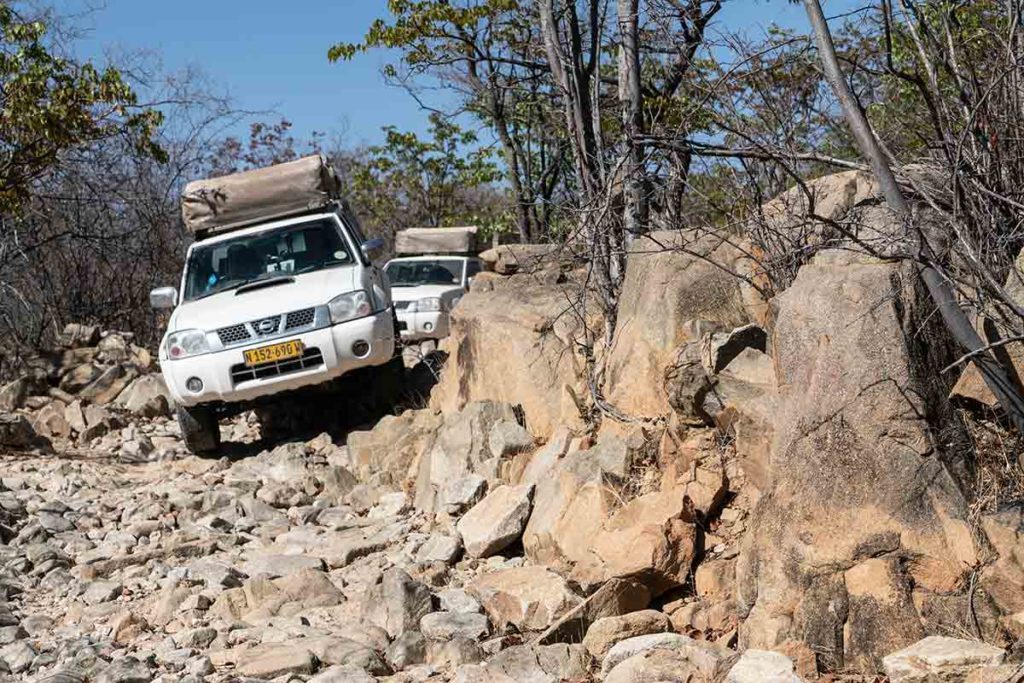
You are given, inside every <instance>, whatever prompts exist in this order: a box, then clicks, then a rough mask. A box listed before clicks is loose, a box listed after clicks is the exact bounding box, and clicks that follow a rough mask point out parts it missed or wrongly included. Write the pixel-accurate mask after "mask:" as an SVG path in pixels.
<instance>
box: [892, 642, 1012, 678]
mask: <svg viewBox="0 0 1024 683" xmlns="http://www.w3.org/2000/svg"><path fill="white" fill-rule="evenodd" d="M1005 657H1006V652H1005V651H1004V650H1000V649H999V648H998V647H993V646H991V645H986V644H985V643H979V642H977V641H973V640H961V639H959V638H947V637H945V636H928V637H927V638H924V639H922V640H919V641H917V642H916V643H914V644H913V645H911V646H910V647H906V648H904V649H902V650H899V651H897V652H893V653H892V654H890V655H887V656H886V657H883V658H882V668H883V669H884V670H885V673H886V675H888V676H889V680H890V681H892V683H919V682H920V683H924V682H925V681H932V680H959V679H958V678H957V677H958V676H966V675H967V674H968V673H970V672H971V671H973V670H975V669H981V668H985V667H997V666H999V665H1000V664H1002V663H1003V659H1004V658H1005Z"/></svg>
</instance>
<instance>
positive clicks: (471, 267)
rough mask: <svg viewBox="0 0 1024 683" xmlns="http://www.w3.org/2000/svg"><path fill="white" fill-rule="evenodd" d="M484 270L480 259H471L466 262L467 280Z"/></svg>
mask: <svg viewBox="0 0 1024 683" xmlns="http://www.w3.org/2000/svg"><path fill="white" fill-rule="evenodd" d="M481 270H483V269H482V268H481V266H480V261H478V260H477V259H470V260H469V261H467V262H466V282H467V283H468V282H469V278H471V277H473V276H474V275H476V274H477V273H479V272H480V271H481Z"/></svg>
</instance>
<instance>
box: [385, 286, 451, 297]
mask: <svg viewBox="0 0 1024 683" xmlns="http://www.w3.org/2000/svg"><path fill="white" fill-rule="evenodd" d="M461 294H463V289H462V287H460V286H458V285H416V286H415V287H400V286H399V287H396V286H395V285H392V286H391V300H392V301H419V300H420V299H427V298H430V297H437V298H439V299H445V300H448V299H451V298H452V297H453V296H459V295H461Z"/></svg>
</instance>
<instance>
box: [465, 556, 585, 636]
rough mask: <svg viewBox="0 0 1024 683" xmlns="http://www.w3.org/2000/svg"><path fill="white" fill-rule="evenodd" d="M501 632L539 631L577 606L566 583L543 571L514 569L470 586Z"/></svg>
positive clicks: (556, 576) (540, 569) (556, 575)
mask: <svg viewBox="0 0 1024 683" xmlns="http://www.w3.org/2000/svg"><path fill="white" fill-rule="evenodd" d="M469 591H470V592H471V593H472V594H474V595H475V596H476V597H477V598H478V599H479V600H480V604H482V605H483V607H484V609H485V610H486V611H487V615H488V616H489V617H490V618H491V621H492V622H494V624H495V626H496V627H497V628H498V629H499V630H501V629H504V628H505V626H506V625H508V624H511V625H512V626H515V627H516V628H517V629H519V630H520V631H542V630H544V629H546V628H547V627H549V626H551V624H552V623H554V622H555V620H557V619H558V618H559V617H561V616H562V615H564V614H565V613H566V612H568V611H570V610H571V609H572V608H574V607H575V606H576V605H578V604H579V603H580V598H579V596H577V595H576V594H575V593H573V592H572V591H571V590H570V589H569V586H568V584H567V583H566V582H565V579H563V578H562V577H560V576H559V575H558V574H555V573H554V572H550V571H548V570H547V569H545V568H544V567H516V568H512V569H499V570H498V571H495V572H491V573H490V574H484V575H483V576H481V577H479V578H477V579H475V580H474V581H473V582H472V583H470V585H469Z"/></svg>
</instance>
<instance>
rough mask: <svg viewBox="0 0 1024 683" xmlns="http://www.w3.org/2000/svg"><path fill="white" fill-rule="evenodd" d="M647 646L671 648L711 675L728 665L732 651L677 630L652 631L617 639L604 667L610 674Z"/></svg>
mask: <svg viewBox="0 0 1024 683" xmlns="http://www.w3.org/2000/svg"><path fill="white" fill-rule="evenodd" d="M648 650H669V651H671V652H674V653H676V654H678V655H679V656H681V657H683V658H684V659H686V660H687V661H688V662H690V664H692V665H693V668H695V669H696V670H697V671H699V672H700V673H701V674H702V675H703V676H706V677H708V678H712V677H715V676H716V675H718V673H719V672H721V671H723V670H724V669H725V665H726V664H727V663H728V661H729V660H730V658H731V657H732V655H733V653H730V651H729V650H726V649H724V648H721V647H718V646H717V645H712V644H711V643H707V642H704V641H699V640H694V639H693V638H690V637H688V636H684V635H680V634H678V633H651V634H647V635H642V636H635V637H633V638H627V639H626V640H623V641H620V642H618V643H616V644H615V645H614V646H612V648H611V649H610V650H608V653H607V654H606V655H605V656H604V660H603V661H602V662H601V671H602V673H604V674H605V675H607V674H609V673H610V672H611V671H612V669H614V668H615V667H616V666H617V665H618V664H620V663H621V662H624V661H626V660H627V659H629V658H630V657H633V656H635V655H638V654H640V653H642V652H647V651H648Z"/></svg>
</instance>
